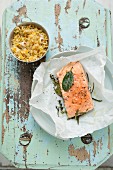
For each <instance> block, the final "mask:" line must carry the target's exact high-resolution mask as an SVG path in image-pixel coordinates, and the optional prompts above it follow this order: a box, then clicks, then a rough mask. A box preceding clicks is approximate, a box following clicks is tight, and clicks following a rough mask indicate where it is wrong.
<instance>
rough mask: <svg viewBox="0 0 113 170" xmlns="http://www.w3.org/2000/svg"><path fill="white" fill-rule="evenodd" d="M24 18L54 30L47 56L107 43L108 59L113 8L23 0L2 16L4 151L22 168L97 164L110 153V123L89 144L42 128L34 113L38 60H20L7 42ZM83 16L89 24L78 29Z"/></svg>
mask: <svg viewBox="0 0 113 170" xmlns="http://www.w3.org/2000/svg"><path fill="white" fill-rule="evenodd" d="M33 9H34V10H33ZM42 9H44V10H42ZM92 11H93V13H92ZM23 18H25V19H26V18H30V19H31V20H32V21H36V22H38V23H41V24H43V25H44V27H45V28H47V30H48V33H49V35H50V47H49V51H48V53H47V56H46V58H47V59H48V58H50V57H51V56H53V55H54V54H56V53H58V52H61V51H66V50H76V48H78V47H79V46H80V45H87V46H90V47H92V48H95V47H97V46H99V45H103V46H105V48H106V51H107V54H108V55H109V56H108V57H109V58H110V57H111V40H110V38H109V39H108V36H109V35H108V32H110V30H111V25H110V12H109V11H107V10H105V9H104V8H103V7H101V6H100V5H98V4H97V3H95V2H94V1H92V0H82V1H81V0H76V1H74V0H63V1H60V0H54V1H52V0H42V1H39V0H37V1H35V0H33V1H32V3H31V2H30V1H25V0H19V1H18V2H16V3H15V4H13V6H11V7H9V8H8V9H7V10H6V11H5V13H4V17H3V33H2V34H3V41H2V47H3V49H4V50H3V51H2V56H3V59H2V62H0V64H1V65H2V67H1V68H0V69H1V71H2V76H0V79H1V100H0V102H1V107H0V109H1V113H2V114H1V127H2V128H1V129H2V131H1V152H2V153H3V154H4V155H5V156H6V157H7V158H8V159H9V160H10V161H11V162H13V163H14V165H15V166H17V167H21V168H22V167H23V168H24V167H25V168H31V167H33V168H35V169H37V168H38V169H49V168H51V169H52V168H57V169H59V168H61V167H62V168H63V166H62V165H65V167H64V169H66V168H67V169H69V167H68V165H69V166H70V169H80V167H81V166H82V169H83V167H84V169H88V168H90V169H95V168H96V167H97V166H98V165H99V164H100V162H101V163H102V161H103V160H105V158H106V159H107V157H109V155H108V153H110V151H111V145H112V143H111V132H112V130H111V128H110V127H108V128H105V129H102V130H100V131H97V132H95V133H93V134H92V139H93V140H92V142H91V143H90V144H87V145H86V144H84V143H83V142H82V141H81V139H80V138H75V139H70V140H68V141H62V140H60V139H56V138H54V137H52V136H50V135H49V134H47V133H46V132H45V131H43V130H42V129H41V128H40V127H39V126H38V125H37V123H36V122H35V121H34V119H33V117H32V115H31V113H30V108H29V98H30V96H31V93H30V90H31V85H32V79H33V73H34V71H35V69H36V68H37V67H38V66H39V64H40V62H36V63H34V64H25V63H21V62H18V61H17V60H16V59H15V58H13V57H12V55H11V54H10V51H9V49H8V41H7V40H8V35H9V34H10V31H11V28H12V27H14V26H16V25H17V24H19V23H20V22H21V21H22V20H23ZM81 18H88V19H89V21H90V25H89V26H87V25H85V26H86V28H85V29H83V27H82V29H81V30H80V29H79V21H80V19H81ZM85 21H86V20H85ZM84 24H86V23H84ZM6 33H7V34H6ZM0 60H1V58H0ZM43 61H44V60H43ZM12 139H14V140H12ZM7 141H8V145H7ZM53 155H54V157H53Z"/></svg>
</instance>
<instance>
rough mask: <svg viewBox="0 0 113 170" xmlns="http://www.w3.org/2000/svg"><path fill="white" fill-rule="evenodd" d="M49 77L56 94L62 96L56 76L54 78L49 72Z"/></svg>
mask: <svg viewBox="0 0 113 170" xmlns="http://www.w3.org/2000/svg"><path fill="white" fill-rule="evenodd" d="M50 78H51V80H52V82H53V84H54V90H55V92H56V94H57V95H58V96H60V97H62V92H61V89H60V84H59V81H58V80H57V78H55V76H54V75H51V74H50Z"/></svg>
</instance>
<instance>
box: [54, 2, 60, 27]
mask: <svg viewBox="0 0 113 170" xmlns="http://www.w3.org/2000/svg"><path fill="white" fill-rule="evenodd" d="M60 12H61V6H60V4H55V24H56V26H57V25H58V23H59V15H60Z"/></svg>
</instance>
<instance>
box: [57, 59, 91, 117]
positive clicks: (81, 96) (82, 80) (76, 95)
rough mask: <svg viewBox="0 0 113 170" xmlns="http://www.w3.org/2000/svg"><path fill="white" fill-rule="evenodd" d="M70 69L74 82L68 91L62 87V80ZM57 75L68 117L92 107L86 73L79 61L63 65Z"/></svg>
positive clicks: (80, 113)
mask: <svg viewBox="0 0 113 170" xmlns="http://www.w3.org/2000/svg"><path fill="white" fill-rule="evenodd" d="M70 70H71V71H72V73H73V76H74V82H73V85H72V87H71V88H70V89H69V90H68V91H64V90H63V88H62V81H63V79H64V76H65V75H66V73H67V72H69V71H70ZM57 77H58V80H59V83H60V88H61V92H62V96H63V99H64V104H65V108H66V111H67V116H68V118H72V117H74V116H78V115H83V114H84V113H86V112H88V111H90V110H92V109H93V108H94V105H93V101H92V98H91V94H90V91H89V89H88V81H87V78H86V74H85V72H84V69H83V67H82V65H81V63H80V62H71V63H69V64H67V65H66V66H64V67H63V68H62V69H61V70H60V71H59V72H58V73H57Z"/></svg>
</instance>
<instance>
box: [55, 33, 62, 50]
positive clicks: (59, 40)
mask: <svg viewBox="0 0 113 170" xmlns="http://www.w3.org/2000/svg"><path fill="white" fill-rule="evenodd" d="M55 41H56V43H57V44H58V48H59V51H62V50H61V45H62V44H63V38H62V37H61V34H60V32H58V38H55Z"/></svg>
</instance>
